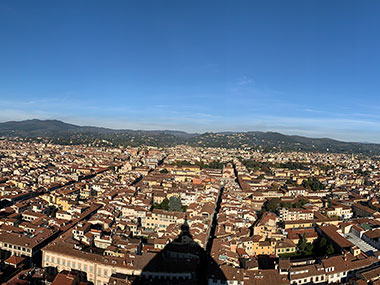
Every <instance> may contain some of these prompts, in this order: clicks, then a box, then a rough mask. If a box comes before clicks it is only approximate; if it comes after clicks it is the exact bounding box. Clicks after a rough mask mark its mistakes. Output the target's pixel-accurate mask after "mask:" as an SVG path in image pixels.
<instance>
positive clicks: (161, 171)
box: [160, 168, 169, 173]
mask: <svg viewBox="0 0 380 285" xmlns="http://www.w3.org/2000/svg"><path fill="white" fill-rule="evenodd" d="M160 173H169V171H168V170H167V169H166V168H164V169H161V170H160Z"/></svg>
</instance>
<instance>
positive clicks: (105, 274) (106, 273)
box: [103, 269, 108, 277]
mask: <svg viewBox="0 0 380 285" xmlns="http://www.w3.org/2000/svg"><path fill="white" fill-rule="evenodd" d="M103 274H104V277H107V276H108V270H107V269H104V272H103Z"/></svg>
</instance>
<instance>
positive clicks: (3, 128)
mask: <svg viewBox="0 0 380 285" xmlns="http://www.w3.org/2000/svg"><path fill="white" fill-rule="evenodd" d="M0 136H2V137H21V138H29V139H40V140H41V139H45V140H49V141H51V142H53V143H60V144H81V143H94V142H95V141H96V142H97V144H99V143H100V144H112V145H131V146H138V145H141V144H145V145H153V146H172V145H178V144H185V145H191V146H205V147H227V148H238V147H250V148H252V149H261V150H263V151H316V152H334V153H361V154H365V155H380V144H371V143H357V142H343V141H338V140H333V139H329V138H308V137H303V136H293V135H284V134H280V133H277V132H260V131H250V132H220V133H212V132H206V133H203V134H198V133H194V134H191V133H186V132H182V131H171V130H156V131H145V130H129V129H126V130H116V129H109V128H100V127H90V126H78V125H73V124H68V123H65V122H62V121H58V120H38V119H33V120H25V121H9V122H5V123H0Z"/></svg>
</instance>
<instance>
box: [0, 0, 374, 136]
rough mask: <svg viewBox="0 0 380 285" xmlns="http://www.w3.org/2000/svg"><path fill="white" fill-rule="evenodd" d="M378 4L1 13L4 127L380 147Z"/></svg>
mask: <svg viewBox="0 0 380 285" xmlns="http://www.w3.org/2000/svg"><path fill="white" fill-rule="evenodd" d="M379 8H380V5H379V3H377V2H376V1H369V2H366V3H365V4H363V3H359V2H357V1H345V2H344V4H343V2H338V1H308V2H305V1H286V2H284V1H266V2H265V3H260V2H252V1H237V2H234V3H229V2H228V1H207V2H206V3H205V2H204V1H202V2H201V1H191V2H181V3H178V2H176V1H165V2H163V3H155V2H144V1H139V2H138V3H137V2H132V1H128V2H124V1H123V2H121V1H116V2H114V3H113V4H112V5H108V4H104V3H102V2H100V1H82V2H80V3H77V2H75V5H74V2H71V3H70V1H68V2H65V4H60V3H50V2H47V1H33V3H31V2H27V1H21V2H18V3H15V2H14V1H2V2H1V3H0V25H1V29H0V36H1V39H2V43H3V44H2V45H0V52H1V65H0V86H1V87H0V105H1V106H2V112H1V114H0V122H5V121H10V120H24V119H33V118H38V119H59V120H63V121H65V122H69V123H74V124H79V125H93V126H100V127H109V128H117V129H144V130H147V129H170V130H182V131H186V132H198V133H202V132H207V131H214V132H218V131H277V132H281V133H284V134H292V135H304V136H308V137H330V138H334V139H339V140H344V141H360V142H363V141H365V142H375V143H379V142H380V135H379V133H380V132H379V130H380V127H379V126H380V124H379V123H380V116H379V115H378V114H379V108H380V104H378V103H379V102H378V97H379V96H378V94H377V93H378V92H379V84H378V82H377V74H379V72H380V68H379V66H380V65H379V63H380V57H379V55H378V52H377V50H378V49H379V45H380V40H379V38H378V37H377V36H376V30H377V29H376V27H378V26H379V24H380V20H379V19H378V17H377V15H378V13H377V12H378V11H379Z"/></svg>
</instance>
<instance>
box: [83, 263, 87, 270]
mask: <svg viewBox="0 0 380 285" xmlns="http://www.w3.org/2000/svg"><path fill="white" fill-rule="evenodd" d="M83 270H84V272H87V265H86V264H85V265H84V266H83Z"/></svg>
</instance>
